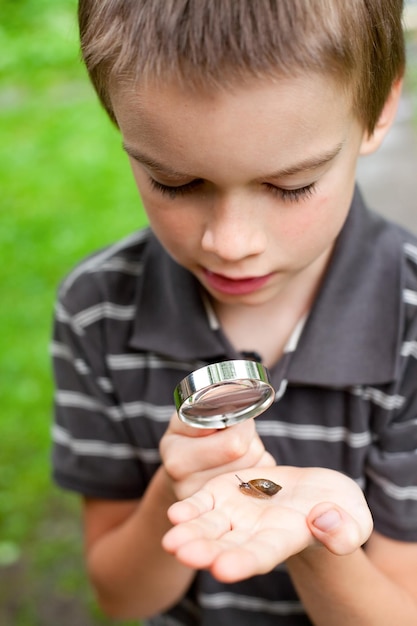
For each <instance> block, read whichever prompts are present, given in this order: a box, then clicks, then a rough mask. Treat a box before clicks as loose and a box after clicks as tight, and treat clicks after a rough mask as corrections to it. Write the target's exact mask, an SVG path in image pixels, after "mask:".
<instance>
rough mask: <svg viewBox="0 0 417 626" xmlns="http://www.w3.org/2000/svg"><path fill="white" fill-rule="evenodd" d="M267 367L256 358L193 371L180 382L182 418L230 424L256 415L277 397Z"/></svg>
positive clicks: (208, 425)
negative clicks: (256, 361)
mask: <svg viewBox="0 0 417 626" xmlns="http://www.w3.org/2000/svg"><path fill="white" fill-rule="evenodd" d="M274 395H275V392H274V390H273V388H272V386H271V385H270V383H269V379H268V373H267V370H266V369H265V368H264V367H263V366H262V365H261V364H260V363H255V362H253V361H224V362H221V363H214V364H212V365H208V366H206V367H204V368H201V369H199V370H196V371H195V372H192V373H191V374H190V375H189V376H187V377H186V378H185V379H184V380H183V381H181V383H180V384H179V385H178V386H177V388H176V390H175V393H174V397H175V402H176V406H177V411H178V415H179V418H180V419H181V420H182V421H184V422H186V423H187V424H190V425H191V426H195V427H197V428H226V427H227V426H232V425H233V424H237V423H238V422H241V421H243V420H246V419H248V418H250V417H256V416H257V415H259V414H260V413H262V412H263V411H265V409H267V408H268V407H269V406H270V405H271V404H272V402H273V400H274Z"/></svg>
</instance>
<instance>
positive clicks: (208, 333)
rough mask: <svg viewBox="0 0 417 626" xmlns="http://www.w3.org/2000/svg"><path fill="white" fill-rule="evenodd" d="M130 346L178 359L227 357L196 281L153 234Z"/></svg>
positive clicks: (140, 285)
mask: <svg viewBox="0 0 417 626" xmlns="http://www.w3.org/2000/svg"><path fill="white" fill-rule="evenodd" d="M129 345H130V346H131V347H132V348H135V349H138V350H146V351H151V352H154V353H157V354H163V355H165V356H168V357H171V358H173V359H176V360H213V359H216V358H223V356H224V352H225V347H224V345H223V344H222V342H221V340H220V338H219V336H218V333H214V332H212V329H211V327H210V316H209V315H208V313H207V312H206V308H205V305H204V300H203V298H202V297H201V288H200V285H199V283H198V281H197V279H196V278H195V277H194V276H193V275H192V274H191V273H190V272H188V271H187V270H185V269H184V268H183V267H181V266H180V265H178V263H176V262H175V261H174V260H173V259H172V258H171V257H170V256H169V255H168V254H167V252H166V251H165V250H164V248H163V247H162V246H161V244H160V243H159V242H158V240H157V239H156V237H155V236H154V235H153V233H152V232H150V236H149V241H148V244H147V247H146V251H145V254H144V259H143V272H142V275H141V276H140V277H139V283H138V289H137V294H136V316H135V320H134V328H133V334H132V337H131V340H130V343H129Z"/></svg>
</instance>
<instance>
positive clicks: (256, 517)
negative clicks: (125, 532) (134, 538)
mask: <svg viewBox="0 0 417 626" xmlns="http://www.w3.org/2000/svg"><path fill="white" fill-rule="evenodd" d="M257 472H259V470H257ZM262 473H263V474H264V476H263V477H266V478H270V479H271V480H274V482H278V483H280V484H282V486H283V489H282V491H280V492H278V494H276V495H275V496H273V497H272V498H270V499H269V500H255V499H252V498H250V497H247V496H243V495H242V494H241V493H240V492H239V490H238V488H237V485H236V478H235V477H234V476H232V475H225V476H222V477H219V478H217V479H215V480H213V481H211V482H210V483H208V485H206V487H205V488H204V489H203V490H201V491H199V492H198V493H197V494H195V495H194V496H192V497H191V498H189V499H187V500H185V501H183V502H180V503H177V504H175V505H174V506H173V507H172V508H171V509H170V512H169V515H170V518H171V520H172V521H173V523H174V524H176V525H177V526H176V527H175V528H173V529H172V530H171V531H170V532H169V533H168V534H167V535H166V536H165V538H164V546H165V548H166V549H167V550H168V551H169V552H170V553H173V554H176V555H177V558H178V559H179V560H180V562H182V563H183V564H187V565H192V566H193V567H201V568H208V569H210V571H211V572H212V574H213V575H214V576H215V577H216V578H218V579H219V580H222V581H224V582H235V581H238V580H242V579H244V578H248V577H250V576H254V575H257V574H262V573H266V572H268V571H270V570H271V569H272V568H273V567H275V566H276V565H277V564H279V563H281V562H284V561H286V562H287V566H288V569H289V572H290V575H291V577H292V579H293V581H294V584H295V586H296V588H297V590H298V593H299V595H300V598H301V600H302V602H303V603H304V605H305V608H306V610H307V612H308V614H309V615H310V618H311V619H312V621H313V623H314V624H316V625H317V626H338V625H339V624H343V625H344V626H350V625H352V626H353V625H355V626H359V625H361V626H385V624H386V625H387V626H391V624H393V623H400V624H404V625H406V626H411V625H413V624H415V623H417V589H416V587H417V583H416V582H415V581H416V580H417V559H416V554H417V546H416V544H403V543H400V542H396V541H391V540H388V539H386V538H384V537H382V536H381V535H378V534H377V533H373V534H372V535H371V537H370V539H369V541H368V544H367V546H366V549H363V548H362V547H361V546H362V545H363V544H364V543H365V542H366V541H367V539H368V537H369V535H370V533H371V529H372V520H371V516H370V513H369V510H368V507H367V505H366V502H365V500H364V498H363V494H362V492H361V491H360V489H359V488H358V487H357V485H356V484H355V483H354V482H353V481H351V480H350V479H348V478H347V477H346V476H344V475H342V474H340V473H338V472H333V471H331V470H326V469H321V468H307V469H303V468H290V467H276V468H266V469H265V470H262ZM255 477H256V476H254V473H253V471H252V472H249V471H246V472H242V478H243V480H249V479H250V478H255ZM259 477H260V475H259ZM233 481H235V482H233ZM327 514H329V515H327Z"/></svg>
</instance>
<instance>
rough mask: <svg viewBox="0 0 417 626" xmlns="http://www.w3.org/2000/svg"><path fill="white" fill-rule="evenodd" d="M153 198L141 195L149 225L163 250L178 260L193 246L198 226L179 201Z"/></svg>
mask: <svg viewBox="0 0 417 626" xmlns="http://www.w3.org/2000/svg"><path fill="white" fill-rule="evenodd" d="M155 196H156V194H155V193H148V194H147V193H143V194H142V202H143V206H144V209H145V212H146V214H147V216H148V220H149V224H150V226H151V228H152V230H153V232H154V233H155V235H156V237H157V238H158V239H159V241H160V242H161V244H162V245H163V246H164V248H165V249H166V250H167V251H168V252H169V253H170V254H171V255H172V256H173V257H175V258H176V259H178V258H180V257H181V256H184V254H183V253H186V250H187V249H189V248H191V247H192V246H193V245H194V242H195V239H196V237H197V235H198V232H199V228H200V226H199V225H198V224H196V223H195V219H194V218H193V217H192V213H191V212H190V211H189V210H187V208H186V207H185V203H184V206H181V204H180V203H181V199H179V200H176V201H175V202H173V201H172V200H170V199H169V198H168V197H167V198H164V197H161V198H158V197H155Z"/></svg>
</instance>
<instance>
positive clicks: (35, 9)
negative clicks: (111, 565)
mask: <svg viewBox="0 0 417 626" xmlns="http://www.w3.org/2000/svg"><path fill="white" fill-rule="evenodd" d="M0 207H1V208H0V212H1V220H0V250H1V259H2V262H1V263H0V293H1V295H0V298H1V305H0V345H1V350H0V406H1V416H0V624H2V626H12V625H13V626H35V625H36V626H38V625H39V626H58V625H59V626H66V625H67V624H68V625H70V624H71V626H75V625H76V626H84V625H85V626H87V625H88V626H91V625H93V624H112V623H114V622H112V621H109V620H105V619H104V618H102V617H100V615H99V612H98V611H97V609H96V608H95V605H94V602H93V599H92V595H91V593H90V591H89V589H88V585H87V582H86V578H85V574H84V570H83V564H82V544H81V535H80V527H79V520H78V501H77V498H76V497H75V496H71V495H67V494H63V493H62V492H58V490H56V489H55V488H54V487H53V486H52V485H51V482H50V478H49V454H50V443H49V429H50V422H51V397H52V393H53V391H52V381H51V372H50V364H49V356H48V343H49V337H50V331H51V318H52V310H53V304H54V297H55V291H56V287H57V284H58V282H59V281H60V280H61V278H62V277H63V276H64V275H65V274H66V273H67V272H68V271H69V270H70V268H71V267H72V266H73V265H74V264H75V263H76V262H77V261H78V260H80V259H81V258H82V257H83V256H85V255H86V254H87V253H88V252H91V251H92V250H94V249H96V248H99V247H101V246H103V245H105V244H107V243H109V242H111V241H114V240H115V239H117V238H119V237H121V236H123V235H125V234H126V233H128V232H130V231H132V230H134V229H136V228H138V227H139V226H141V225H143V224H144V223H145V216H144V214H143V211H142V208H141V205H140V200H139V197H138V193H137V191H136V188H135V186H134V183H133V179H132V176H131V174H130V170H129V167H128V162H127V159H126V157H125V155H124V154H123V152H122V150H121V144H120V138H119V136H118V133H117V131H116V129H115V128H113V127H112V125H111V124H110V122H109V121H108V120H107V118H106V116H105V114H104V112H103V111H102V110H101V108H100V106H99V105H98V104H97V100H96V97H95V95H94V93H93V90H92V88H91V87H90V84H89V82H88V80H87V77H86V74H85V71H84V69H83V67H82V65H81V63H80V61H79V55H78V39H77V27H76V0H59V1H58V0H0Z"/></svg>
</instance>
